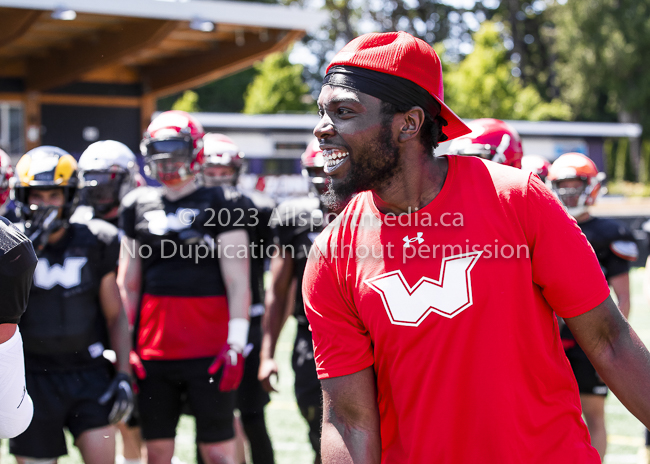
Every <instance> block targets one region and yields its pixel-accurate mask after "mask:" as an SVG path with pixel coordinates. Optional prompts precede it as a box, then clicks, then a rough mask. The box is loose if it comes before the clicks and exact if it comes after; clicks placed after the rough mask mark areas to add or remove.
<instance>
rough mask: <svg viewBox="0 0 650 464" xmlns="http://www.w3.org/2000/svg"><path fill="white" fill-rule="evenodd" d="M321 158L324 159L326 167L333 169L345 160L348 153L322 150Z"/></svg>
mask: <svg viewBox="0 0 650 464" xmlns="http://www.w3.org/2000/svg"><path fill="white" fill-rule="evenodd" d="M323 156H324V157H325V161H326V164H327V166H329V167H333V166H336V165H337V164H338V163H339V161H342V160H343V159H345V158H347V157H348V152H341V151H333V150H324V151H323Z"/></svg>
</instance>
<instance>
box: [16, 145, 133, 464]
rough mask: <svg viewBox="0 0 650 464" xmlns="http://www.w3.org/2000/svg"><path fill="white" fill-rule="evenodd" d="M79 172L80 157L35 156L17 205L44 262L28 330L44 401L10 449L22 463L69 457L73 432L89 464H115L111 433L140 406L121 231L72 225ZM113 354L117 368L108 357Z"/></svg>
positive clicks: (29, 361) (23, 175)
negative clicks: (122, 277) (119, 277)
mask: <svg viewBox="0 0 650 464" xmlns="http://www.w3.org/2000/svg"><path fill="white" fill-rule="evenodd" d="M76 169H77V163H76V161H75V159H74V158H73V157H72V156H71V155H70V154H68V153H67V152H65V151H64V150H61V149H60V148H57V147H51V146H42V147H39V148H35V149H33V150H31V151H29V152H28V153H27V154H25V155H24V156H23V157H22V158H21V159H20V161H19V162H18V164H17V165H16V182H15V185H14V187H13V194H14V199H15V202H16V206H17V208H18V215H19V218H20V221H21V224H22V225H23V226H24V229H25V232H26V235H27V236H28V237H29V238H30V239H31V240H32V241H33V242H34V245H35V248H36V253H37V255H38V257H39V258H38V264H37V265H36V269H35V271H34V282H33V285H32V288H31V292H30V296H29V304H28V307H27V311H26V312H25V314H24V316H23V317H22V319H21V321H20V324H19V327H20V331H21V334H22V336H23V340H24V344H25V366H26V378H27V389H28V390H29V392H30V395H31V396H32V398H33V400H34V418H33V420H32V423H31V424H30V426H29V427H28V428H27V430H26V431H25V432H24V433H23V434H21V435H19V436H18V437H16V438H14V439H12V440H11V442H10V451H11V453H13V454H14V455H16V456H17V459H18V461H19V462H20V463H23V462H29V461H31V460H34V459H38V460H39V461H41V462H55V461H56V459H57V458H58V457H59V456H62V455H64V454H66V452H67V449H66V443H65V436H64V432H63V429H64V427H65V428H67V429H68V430H69V431H70V432H71V433H72V435H73V436H74V438H75V445H76V446H77V447H78V448H79V450H80V451H81V455H82V456H83V459H84V461H85V462H86V463H89V464H100V463H101V464H109V463H112V462H113V461H114V459H115V438H114V437H115V434H114V428H113V427H112V426H110V424H114V423H117V422H119V421H121V420H124V419H126V418H127V417H128V415H129V413H130V411H131V408H132V404H133V393H132V391H131V377H130V368H129V349H130V341H129V334H128V325H127V321H126V315H125V313H124V309H123V307H122V302H121V300H120V294H119V290H118V288H117V284H116V280H115V279H116V269H115V263H116V262H117V258H118V253H119V242H118V237H117V229H116V228H115V227H113V226H111V225H110V224H108V223H106V222H104V221H89V222H88V223H86V224H73V223H70V222H69V218H70V215H71V213H72V212H73V210H74V206H75V203H76V199H75V193H76V190H77V172H76ZM109 347H110V348H111V349H113V350H114V351H115V353H116V357H117V362H116V365H115V368H114V367H113V365H112V364H111V362H110V361H108V360H107V359H106V358H104V356H103V353H104V350H105V349H106V348H109ZM107 437H108V439H107Z"/></svg>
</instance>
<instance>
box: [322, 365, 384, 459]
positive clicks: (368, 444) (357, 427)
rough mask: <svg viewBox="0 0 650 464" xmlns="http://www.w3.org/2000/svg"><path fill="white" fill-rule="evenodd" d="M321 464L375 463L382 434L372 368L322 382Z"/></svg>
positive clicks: (379, 457) (378, 457)
mask: <svg viewBox="0 0 650 464" xmlns="http://www.w3.org/2000/svg"><path fill="white" fill-rule="evenodd" d="M321 384H322V386H323V431H322V437H321V455H322V460H323V464H351V463H354V464H378V463H379V462H380V460H381V435H380V430H379V409H378V407H377V383H376V379H375V371H374V370H373V368H372V366H371V367H367V368H366V369H363V370H362V371H359V372H356V373H354V374H350V375H345V376H342V377H334V378H330V379H323V380H322V381H321Z"/></svg>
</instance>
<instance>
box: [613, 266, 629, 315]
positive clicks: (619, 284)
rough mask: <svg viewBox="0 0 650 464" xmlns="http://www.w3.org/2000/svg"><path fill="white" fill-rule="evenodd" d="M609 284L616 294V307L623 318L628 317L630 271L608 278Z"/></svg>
mask: <svg viewBox="0 0 650 464" xmlns="http://www.w3.org/2000/svg"><path fill="white" fill-rule="evenodd" d="M609 285H610V286H611V287H612V289H613V290H614V293H615V294H616V299H617V300H618V309H620V310H621V313H623V316H625V319H627V318H629V317H630V273H629V272H624V273H623V274H619V275H616V276H614V277H612V278H611V279H609Z"/></svg>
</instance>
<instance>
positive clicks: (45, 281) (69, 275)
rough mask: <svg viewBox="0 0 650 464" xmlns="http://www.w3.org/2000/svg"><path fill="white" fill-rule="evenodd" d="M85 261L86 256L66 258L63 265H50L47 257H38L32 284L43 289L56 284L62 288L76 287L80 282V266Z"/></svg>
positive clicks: (86, 259) (86, 260)
mask: <svg viewBox="0 0 650 464" xmlns="http://www.w3.org/2000/svg"><path fill="white" fill-rule="evenodd" d="M87 262H88V258H66V259H65V260H64V261H63V266H61V265H60V264H55V265H53V266H50V262H49V261H48V260H47V258H39V260H38V264H36V269H35V270H34V285H36V286H37V287H40V288H44V289H45V290H49V289H51V288H52V287H54V286H55V285H57V284H58V285H60V286H61V287H63V288H72V287H76V286H77V285H79V284H80V283H81V268H82V267H84V265H85V264H86V263H87Z"/></svg>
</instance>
